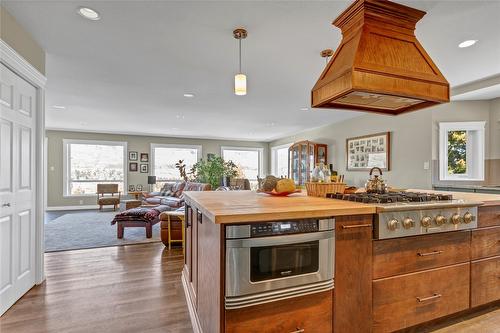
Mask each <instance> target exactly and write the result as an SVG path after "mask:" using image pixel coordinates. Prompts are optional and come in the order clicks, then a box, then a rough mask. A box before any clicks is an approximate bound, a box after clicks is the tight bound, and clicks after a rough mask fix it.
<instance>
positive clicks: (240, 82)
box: [233, 28, 247, 96]
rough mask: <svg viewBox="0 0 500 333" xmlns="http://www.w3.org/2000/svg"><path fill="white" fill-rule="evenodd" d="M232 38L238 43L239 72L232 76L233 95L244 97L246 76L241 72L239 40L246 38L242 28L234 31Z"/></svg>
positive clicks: (245, 32)
mask: <svg viewBox="0 0 500 333" xmlns="http://www.w3.org/2000/svg"><path fill="white" fill-rule="evenodd" d="M233 36H234V38H236V39H237V40H238V42H239V71H238V74H236V75H235V76H234V94H235V95H237V96H244V95H246V94H247V76H246V75H245V74H243V73H242V72H241V40H242V39H245V38H246V37H247V31H246V30H245V29H243V28H238V29H235V30H234V31H233Z"/></svg>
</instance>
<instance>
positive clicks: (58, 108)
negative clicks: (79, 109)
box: [52, 105, 66, 110]
mask: <svg viewBox="0 0 500 333" xmlns="http://www.w3.org/2000/svg"><path fill="white" fill-rule="evenodd" d="M52 108H53V109H57V110H66V107H65V106H64V105H52Z"/></svg>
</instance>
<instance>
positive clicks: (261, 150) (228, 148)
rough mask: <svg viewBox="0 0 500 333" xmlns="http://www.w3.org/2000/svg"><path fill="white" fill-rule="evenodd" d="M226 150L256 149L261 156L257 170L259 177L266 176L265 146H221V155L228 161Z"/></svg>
mask: <svg viewBox="0 0 500 333" xmlns="http://www.w3.org/2000/svg"><path fill="white" fill-rule="evenodd" d="M224 150H239V151H256V152H258V156H259V170H258V172H257V177H261V178H262V177H264V174H263V173H264V148H263V147H235V146H221V147H220V156H221V157H222V158H223V159H224V161H226V159H225V158H224ZM247 179H248V180H251V181H257V180H258V179H250V178H247Z"/></svg>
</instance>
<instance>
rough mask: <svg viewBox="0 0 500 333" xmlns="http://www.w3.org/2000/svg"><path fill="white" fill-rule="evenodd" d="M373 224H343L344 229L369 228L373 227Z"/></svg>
mask: <svg viewBox="0 0 500 333" xmlns="http://www.w3.org/2000/svg"><path fill="white" fill-rule="evenodd" d="M371 226H372V224H371V223H367V224H356V225H343V226H342V229H353V228H368V227H371Z"/></svg>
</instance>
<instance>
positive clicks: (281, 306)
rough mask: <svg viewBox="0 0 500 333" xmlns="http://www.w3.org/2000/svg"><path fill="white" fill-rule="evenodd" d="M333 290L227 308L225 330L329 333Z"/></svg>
mask: <svg viewBox="0 0 500 333" xmlns="http://www.w3.org/2000/svg"><path fill="white" fill-rule="evenodd" d="M332 324H333V291H332V290H330V291H325V292H321V293H317V294H311V295H307V296H301V297H295V298H290V299H287V300H282V301H277V302H272V303H266V304H261V305H255V306H251V307H247V308H241V309H236V310H226V329H225V332H226V333H253V332H255V333H291V332H304V333H309V332H322V333H323V332H324V333H331V332H332Z"/></svg>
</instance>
